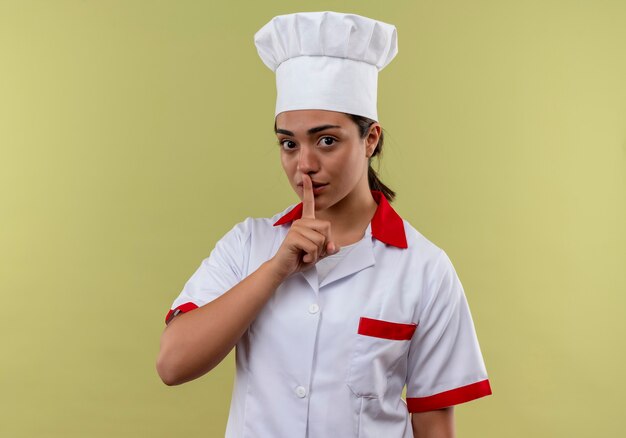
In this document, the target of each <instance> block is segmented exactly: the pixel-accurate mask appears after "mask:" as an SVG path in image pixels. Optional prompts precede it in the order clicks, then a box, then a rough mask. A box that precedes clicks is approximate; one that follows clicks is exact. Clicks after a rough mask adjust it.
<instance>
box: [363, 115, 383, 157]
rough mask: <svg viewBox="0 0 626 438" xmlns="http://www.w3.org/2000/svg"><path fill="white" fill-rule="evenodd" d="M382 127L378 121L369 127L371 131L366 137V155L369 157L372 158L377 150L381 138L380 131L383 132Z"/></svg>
mask: <svg viewBox="0 0 626 438" xmlns="http://www.w3.org/2000/svg"><path fill="white" fill-rule="evenodd" d="M382 129H383V128H382V127H381V126H380V124H379V123H378V122H374V123H372V125H371V126H370V127H369V132H368V133H367V136H366V137H365V155H367V158H371V156H372V155H373V154H374V151H375V150H376V146H377V145H378V140H379V139H380V133H381V132H382Z"/></svg>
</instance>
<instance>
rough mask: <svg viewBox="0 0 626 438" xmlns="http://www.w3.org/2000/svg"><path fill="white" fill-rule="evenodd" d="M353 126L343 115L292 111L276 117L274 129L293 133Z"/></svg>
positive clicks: (319, 111)
mask: <svg viewBox="0 0 626 438" xmlns="http://www.w3.org/2000/svg"><path fill="white" fill-rule="evenodd" d="M350 124H354V123H353V122H352V120H351V119H350V118H349V117H348V116H347V115H345V114H344V113H341V112H337V111H325V110H293V111H284V112H282V113H280V114H278V115H277V116H276V127H277V128H278V129H286V130H289V131H293V132H294V133H298V132H305V131H306V130H307V129H309V128H312V127H315V126H320V125H338V126H341V127H342V128H349V127H350Z"/></svg>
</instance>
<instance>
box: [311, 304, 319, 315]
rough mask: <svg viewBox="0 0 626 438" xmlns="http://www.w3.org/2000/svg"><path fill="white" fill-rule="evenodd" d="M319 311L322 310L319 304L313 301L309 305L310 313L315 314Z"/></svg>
mask: <svg viewBox="0 0 626 438" xmlns="http://www.w3.org/2000/svg"><path fill="white" fill-rule="evenodd" d="M319 311H320V306H318V305H317V304H315V303H313V304H311V305H310V306H309V313H311V314H315V313H317V312H319Z"/></svg>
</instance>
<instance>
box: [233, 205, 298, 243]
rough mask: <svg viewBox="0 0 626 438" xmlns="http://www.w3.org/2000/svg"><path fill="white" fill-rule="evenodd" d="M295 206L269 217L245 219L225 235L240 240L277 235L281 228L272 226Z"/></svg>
mask: <svg viewBox="0 0 626 438" xmlns="http://www.w3.org/2000/svg"><path fill="white" fill-rule="evenodd" d="M296 205H297V204H293V205H290V206H289V207H287V208H285V209H284V210H282V211H280V212H278V213H275V214H274V215H272V216H270V217H252V216H249V217H246V218H245V219H243V220H242V221H240V222H238V223H237V224H235V225H234V226H233V228H232V229H231V230H230V231H229V232H228V233H227V235H230V234H232V235H236V236H238V237H239V238H240V239H248V238H250V237H252V236H255V235H257V236H258V235H261V236H268V235H270V234H273V233H278V232H280V230H281V228H282V227H281V226H278V225H277V226H275V225H274V224H275V223H276V222H277V221H278V220H279V219H280V218H281V217H283V216H284V215H286V214H287V213H289V212H290V211H291V210H293V209H294V208H295V207H296Z"/></svg>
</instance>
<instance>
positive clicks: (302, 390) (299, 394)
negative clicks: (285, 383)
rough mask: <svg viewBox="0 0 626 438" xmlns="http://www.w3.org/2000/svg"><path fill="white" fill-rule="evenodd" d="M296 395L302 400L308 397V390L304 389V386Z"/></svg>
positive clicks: (300, 387)
mask: <svg viewBox="0 0 626 438" xmlns="http://www.w3.org/2000/svg"><path fill="white" fill-rule="evenodd" d="M296 395H297V396H298V397H300V398H304V397H306V389H305V388H304V386H298V387H297V388H296Z"/></svg>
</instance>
